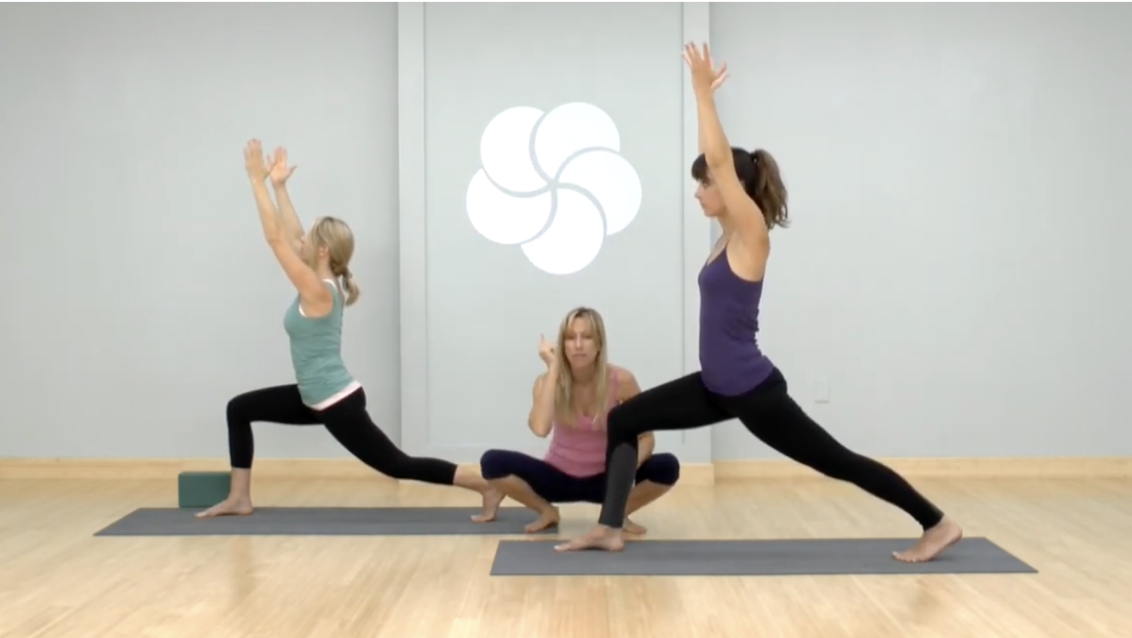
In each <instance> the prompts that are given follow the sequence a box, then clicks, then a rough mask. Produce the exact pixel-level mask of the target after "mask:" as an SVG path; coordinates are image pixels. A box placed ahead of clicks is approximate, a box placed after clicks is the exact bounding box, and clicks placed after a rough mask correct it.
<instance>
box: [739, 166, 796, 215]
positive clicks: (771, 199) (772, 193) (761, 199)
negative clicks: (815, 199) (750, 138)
mask: <svg viewBox="0 0 1132 638" xmlns="http://www.w3.org/2000/svg"><path fill="white" fill-rule="evenodd" d="M750 157H751V163H752V164H753V165H754V179H752V180H750V181H749V182H748V183H747V184H746V191H747V194H748V195H750V196H751V199H753V200H755V203H756V204H758V205H759V210H761V211H762V213H763V217H764V218H765V219H766V227H767V229H768V230H769V229H771V228H774V227H775V226H782V227H783V228H786V227H787V226H789V225H790V220H789V219H788V217H789V207H788V205H787V193H786V185H785V184H783V183H782V174H781V173H780V172H779V170H778V162H776V161H775V160H774V156H772V155H771V154H770V153H769V152H767V151H765V150H763V149H761V148H760V149H756V150H754V151H751V153H750Z"/></svg>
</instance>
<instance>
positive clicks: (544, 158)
mask: <svg viewBox="0 0 1132 638" xmlns="http://www.w3.org/2000/svg"><path fill="white" fill-rule="evenodd" d="M620 150H621V136H620V135H619V134H618V132H617V126H616V125H614V123H613V120H612V119H610V117H609V116H608V115H606V113H605V112H604V111H602V110H601V109H599V108H597V107H596V106H593V105H590V104H583V103H580V102H573V103H570V104H564V105H562V106H559V107H558V108H556V109H554V110H552V111H550V112H549V113H546V114H544V113H543V112H542V111H540V110H539V109H536V108H531V107H527V106H519V107H515V108H511V109H507V110H506V111H503V112H502V113H500V114H499V115H496V116H495V117H494V118H493V119H492V120H491V122H490V123H488V125H487V128H486V129H484V132H483V136H482V137H481V138H480V161H481V162H482V168H481V169H480V170H478V171H476V174H475V176H474V177H472V181H471V183H470V184H468V193H467V196H466V206H467V210H468V218H469V219H470V220H471V222H472V226H473V227H474V228H475V229H476V231H478V232H479V234H481V235H483V236H484V237H485V238H487V239H488V240H490V241H493V242H495V243H497V244H506V245H514V244H519V245H520V246H521V247H522V250H523V253H524V254H525V255H526V256H527V259H529V260H530V262H531V263H532V264H534V266H535V267H537V268H539V269H540V270H543V271H545V272H547V273H550V274H552V275H568V274H571V273H575V272H578V271H579V270H581V269H583V268H585V267H586V266H588V265H589V264H590V262H592V261H593V260H594V258H596V257H597V254H598V252H600V251H601V246H602V244H603V243H604V241H605V237H606V236H608V235H613V234H615V233H617V232H620V231H622V230H624V229H625V228H626V227H627V226H628V225H629V224H630V222H632V221H633V218H635V217H636V216H637V211H638V210H639V209H640V207H641V180H640V178H639V177H638V176H637V172H636V171H635V170H633V167H632V166H631V165H629V162H628V161H626V160H625V159H624V158H623V157H621V155H620V154H619V152H620Z"/></svg>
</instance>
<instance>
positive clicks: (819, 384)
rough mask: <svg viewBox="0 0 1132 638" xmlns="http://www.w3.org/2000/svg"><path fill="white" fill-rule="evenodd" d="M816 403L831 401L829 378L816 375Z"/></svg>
mask: <svg viewBox="0 0 1132 638" xmlns="http://www.w3.org/2000/svg"><path fill="white" fill-rule="evenodd" d="M812 386H813V393H814V403H829V379H827V378H825V377H815V378H814V380H813V382H812Z"/></svg>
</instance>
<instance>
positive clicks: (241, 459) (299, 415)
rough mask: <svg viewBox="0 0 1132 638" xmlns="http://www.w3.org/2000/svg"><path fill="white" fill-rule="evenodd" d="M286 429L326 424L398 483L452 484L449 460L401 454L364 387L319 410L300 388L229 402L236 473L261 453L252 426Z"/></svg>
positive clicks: (256, 393)
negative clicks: (376, 418)
mask: <svg viewBox="0 0 1132 638" xmlns="http://www.w3.org/2000/svg"><path fill="white" fill-rule="evenodd" d="M253 421H263V422H267V423H279V424H282V425H324V426H326V430H327V431H328V432H330V435H331V436H333V437H334V438H335V439H336V440H337V441H338V442H339V443H341V444H342V447H344V448H346V449H347V450H348V451H349V452H350V453H351V454H353V455H354V456H356V457H357V458H358V460H360V461H361V462H362V463H365V464H366V465H368V466H370V467H372V468H373V469H375V470H377V471H378V472H381V473H382V474H385V475H386V476H389V477H392V478H395V479H408V480H414V481H422V482H424V483H435V484H439V485H451V484H452V482H453V481H454V480H455V478H456V465H455V464H454V463H451V462H449V461H444V460H441V459H431V458H419V457H412V456H409V455H407V454H405V453H404V452H402V451H401V450H400V449H398V448H397V446H396V445H393V442H392V441H390V440H389V437H387V436H385V433H384V432H382V431H381V429H380V428H378V427H377V425H376V424H375V423H374V422H373V420H372V419H370V416H369V413H368V412H367V411H366V394H365V390H364V389H363V388H358V389H357V390H355V391H354V392H353V393H351V394H350V395H349V396H347V397H346V398H344V399H342V400H341V401H339V402H337V403H335V404H334V405H332V406H330V407H328V408H326V409H325V410H315V409H313V408H311V407H309V406H307V405H306V404H304V403H303V400H302V398H301V397H300V396H299V386H297V385H294V384H292V385H280V386H274V387H270V388H263V389H260V390H253V391H251V392H245V393H244V394H241V395H239V396H237V397H235V398H233V399H232V400H231V401H229V402H228V455H229V459H230V460H231V463H232V467H233V468H235V469H245V470H248V469H251V467H252V457H253V455H254V454H255V439H254V438H253V436H252V422H253Z"/></svg>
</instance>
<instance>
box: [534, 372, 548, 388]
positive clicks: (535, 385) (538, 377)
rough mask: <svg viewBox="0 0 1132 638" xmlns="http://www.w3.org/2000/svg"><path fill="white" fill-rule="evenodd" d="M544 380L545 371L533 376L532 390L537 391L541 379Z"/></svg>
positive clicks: (541, 381) (540, 384)
mask: <svg viewBox="0 0 1132 638" xmlns="http://www.w3.org/2000/svg"><path fill="white" fill-rule="evenodd" d="M545 380H546V373H545V372H543V373H541V374H539V375H537V376H535V382H534V384H533V385H532V387H531V389H532V390H533V391H535V392H537V391H538V389H539V388H540V387H541V386H542V383H543V381H545Z"/></svg>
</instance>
